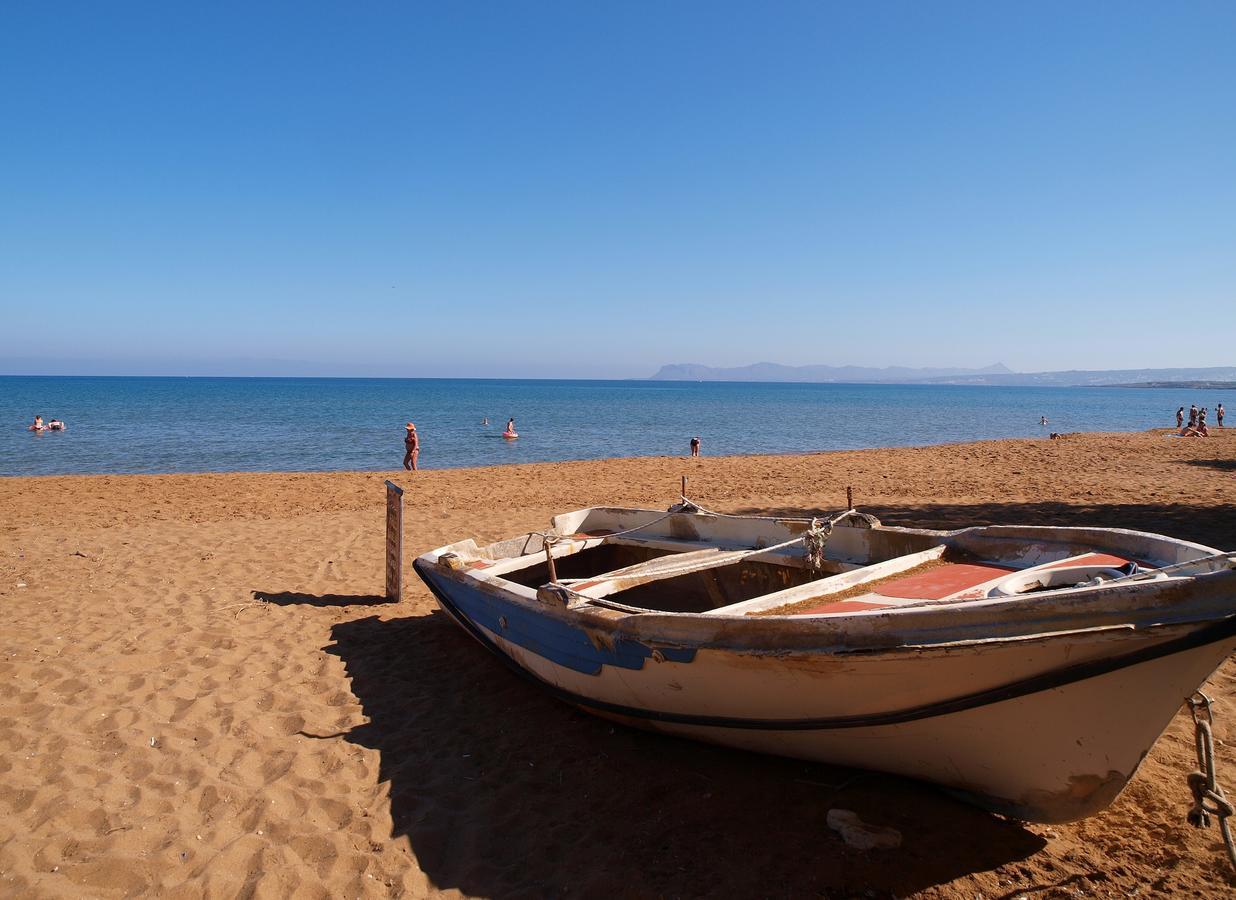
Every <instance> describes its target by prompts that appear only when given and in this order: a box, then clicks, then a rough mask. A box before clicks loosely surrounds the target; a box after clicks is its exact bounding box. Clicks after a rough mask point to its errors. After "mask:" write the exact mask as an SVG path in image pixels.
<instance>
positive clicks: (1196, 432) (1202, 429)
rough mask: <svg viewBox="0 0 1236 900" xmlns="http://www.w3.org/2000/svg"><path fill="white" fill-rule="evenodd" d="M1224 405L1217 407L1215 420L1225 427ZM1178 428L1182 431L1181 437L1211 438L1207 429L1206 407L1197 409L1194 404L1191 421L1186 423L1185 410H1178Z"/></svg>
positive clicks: (1191, 409) (1190, 409) (1191, 408)
mask: <svg viewBox="0 0 1236 900" xmlns="http://www.w3.org/2000/svg"><path fill="white" fill-rule="evenodd" d="M1223 414H1224V410H1223V404H1222V403H1220V404H1219V405H1218V406H1216V407H1215V420H1216V421H1217V423H1218V425H1219V427H1220V428H1222V427H1223ZM1176 427H1177V428H1178V429H1180V436H1181V437H1210V429H1208V428H1207V427H1206V407H1204V406H1203V407H1202V408H1201V409H1198V408H1197V404H1196V403H1194V404H1192V405H1191V406H1190V407H1189V421H1188V423H1187V424H1186V423H1185V408H1184V407H1183V406H1182V407H1180V409H1178V410H1176Z"/></svg>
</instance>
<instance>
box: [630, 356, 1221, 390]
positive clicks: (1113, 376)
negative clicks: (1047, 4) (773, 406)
mask: <svg viewBox="0 0 1236 900" xmlns="http://www.w3.org/2000/svg"><path fill="white" fill-rule="evenodd" d="M651 380H652V381H770V382H771V381H777V382H797V383H839V384H978V385H997V386H1027V387H1187V388H1211V387H1216V388H1223V387H1233V386H1236V366H1219V367H1214V368H1206V369H1111V370H1086V369H1070V370H1068V371H1064V372H1014V371H1013V370H1012V369H1010V368H1008V367H1007V366H1005V365H1003V364H1001V363H995V364H994V365H990V366H986V367H984V368H981V369H966V368H938V369H932V368H926V369H915V368H909V367H906V366H888V367H886V368H872V367H868V366H825V365H820V366H783V365H781V364H779V363H770V362H761V363H755V364H753V365H750V366H739V367H735V368H718V367H714V366H705V365H700V364H698V363H673V364H671V365H666V366H662V367H661V369H660V371H658V372H657V373H656V374H655V375H653V376H652V378H651Z"/></svg>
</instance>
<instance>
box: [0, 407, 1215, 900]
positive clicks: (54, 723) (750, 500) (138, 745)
mask: <svg viewBox="0 0 1236 900" xmlns="http://www.w3.org/2000/svg"><path fill="white" fill-rule="evenodd" d="M1217 431H1218V430H1217V429H1216V432H1217ZM683 474H686V475H689V476H690V478H691V483H690V493H691V494H692V496H693V497H695V498H696V499H698V500H699V501H700V502H701V503H703V504H704V505H705V506H707V507H709V508H713V509H718V510H722V511H726V512H751V513H760V514H770V513H781V512H788V511H800V510H820V511H829V510H836V509H837V508H839V507H840V506H841V505H843V502H844V498H845V488H846V486H847V485H853V486H854V489H855V496H856V501H857V503H858V505H859V507H860V508H861V509H864V510H867V511H870V512H873V513H875V514H876V515H878V516H880V517H881V518H882V519H883V520H884V521H885V522H886V523H889V524H912V525H920V526H925V527H958V526H962V525H970V524H980V523H992V522H997V523H1049V524H1073V525H1076V524H1095V525H1113V526H1123V527H1129V528H1140V529H1146V530H1151V531H1161V532H1164V533H1167V534H1171V535H1174V536H1177V537H1182V538H1187V539H1191V540H1196V541H1200V542H1202V543H1205V544H1210V545H1212V546H1218V547H1220V548H1222V549H1231V548H1233V547H1234V546H1236V477H1234V476H1236V437H1233V436H1232V434H1230V433H1219V434H1216V436H1215V437H1212V438H1210V439H1206V440H1182V439H1171V438H1166V437H1164V436H1162V435H1159V434H1109V435H1089V436H1072V437H1069V438H1066V439H1065V440H1061V441H1004V442H985V443H976V444H966V445H956V446H946V447H933V448H919V449H897V450H875V451H863V452H847V453H828V454H817V455H808V456H775V457H731V458H715V459H714V458H707V457H705V458H702V459H698V460H689V459H680V458H652V459H638V460H607V461H602V462H579V463H554V464H541V465H530V466H510V467H502V468H488V469H467V470H437V471H433V470H430V471H421V472H418V473H404V472H399V473H397V474H394V475H391V474H390V473H336V474H313V475H281V474H253V475H251V474H228V475H174V476H90V477H57V478H9V479H0V617H2V618H0V626H2V627H0V896H5V897H27V896H48V897H79V896H92V897H95V896H97V897H120V896H133V895H144V894H149V895H154V894H158V895H160V896H169V897H177V896H182V897H199V896H212V897H233V896H247V895H256V896H262V897H284V896H295V897H306V898H312V897H345V896H346V897H355V896H364V897H370V896H388V895H390V896H395V895H407V896H424V895H438V894H443V895H461V894H462V895H476V896H502V897H506V896H528V897H539V896H550V895H553V896H596V897H613V896H620V897H656V896H665V897H675V896H702V895H711V896H743V897H755V896H788V897H798V896H815V895H818V894H821V893H826V894H837V893H841V894H848V893H859V894H861V893H862V892H864V891H867V890H871V891H874V892H875V895H877V896H884V895H887V894H894V895H897V896H905V895H911V894H920V895H922V896H928V897H974V896H976V895H979V894H982V895H983V896H985V897H1001V896H1016V895H1017V894H1018V893H1021V892H1025V893H1027V894H1028V895H1029V896H1036V897H1037V896H1064V895H1066V894H1067V895H1069V896H1073V895H1076V894H1078V892H1084V893H1085V894H1086V895H1089V896H1113V897H1114V896H1126V895H1128V894H1130V893H1132V892H1134V891H1147V890H1152V889H1153V890H1155V891H1168V890H1170V891H1184V892H1187V893H1190V894H1197V895H1203V896H1217V895H1220V894H1223V893H1225V892H1227V891H1230V890H1231V889H1232V887H1233V885H1236V882H1234V881H1232V880H1230V876H1229V875H1228V874H1227V872H1226V865H1227V864H1226V861H1225V859H1224V857H1223V855H1222V851H1221V847H1220V844H1219V842H1218V834H1217V831H1216V830H1214V829H1211V830H1210V831H1208V832H1200V831H1196V830H1194V829H1192V828H1190V827H1189V826H1188V825H1187V824H1186V823H1185V821H1184V816H1185V812H1186V811H1187V809H1188V806H1189V797H1188V791H1187V789H1186V787H1185V781H1184V778H1185V775H1186V773H1187V772H1188V771H1190V770H1191V769H1192V768H1193V766H1194V762H1193V759H1192V752H1193V751H1192V735H1191V730H1190V728H1189V726H1188V721H1187V717H1186V716H1183V715H1181V716H1178V717H1177V718H1176V720H1175V721H1174V723H1173V724H1172V726H1171V727H1170V728H1169V730H1168V732H1167V734H1165V735H1164V736H1163V738H1161V739H1160V740H1159V742H1158V743H1157V744H1156V745H1155V748H1154V750H1153V752H1152V753H1151V756H1150V758H1149V759H1148V760H1147V761H1146V763H1145V765H1144V766H1143V767H1142V769H1141V771H1140V773H1139V774H1138V775H1137V777H1136V778H1135V779H1134V780H1133V782H1132V784H1131V785H1130V786H1129V788H1128V789H1127V790H1126V791H1125V793H1124V794H1123V795H1122V797H1121V798H1120V799H1119V800H1118V801H1117V803H1116V804H1115V805H1114V806H1113V807H1112V808H1111V809H1110V810H1109V811H1107V812H1106V813H1104V814H1102V815H1099V816H1096V817H1094V818H1092V819H1090V820H1087V821H1085V822H1082V823H1078V824H1074V825H1067V826H1051V827H1045V826H1026V825H1021V824H1019V823H1016V822H1012V821H1008V820H1004V819H1001V818H998V817H995V816H992V815H988V814H986V813H984V812H981V811H979V810H977V809H975V808H972V807H970V806H967V805H965V804H963V803H960V802H958V801H955V800H953V799H951V798H950V797H949V796H948V795H946V794H944V793H943V792H941V791H939V790H937V789H935V788H932V787H930V786H926V785H921V784H917V783H914V782H911V781H907V780H905V779H901V778H896V777H893V776H888V775H882V774H860V773H855V772H854V771H851V770H844V769H837V768H831V767H827V766H820V765H810V764H806V763H801V762H795V761H792V760H781V759H773V758H768V757H759V756H752V755H747V754H743V753H739V752H736V751H729V750H724V749H720V748H715V747H710V746H706V745H702V744H695V743H691V742H686V741H678V740H673V739H669V738H664V737H659V736H657V735H652V734H646V733H643V732H639V731H634V730H629V729H626V728H623V727H622V726H616V725H614V724H612V723H609V722H606V721H602V720H600V719H595V718H592V717H590V716H587V715H584V714H582V713H580V712H578V711H576V710H574V709H572V708H570V707H568V706H565V705H562V704H561V703H558V702H557V701H554V700H552V699H550V698H549V697H547V696H545V695H544V694H542V693H540V692H538V691H537V690H535V689H534V688H532V687H530V686H529V685H527V684H525V683H524V682H522V681H520V680H518V679H516V678H514V677H513V676H511V675H510V674H509V673H508V672H507V671H506V670H505V669H504V668H503V667H502V666H501V665H500V664H499V663H498V662H497V661H496V660H494V659H492V658H491V657H489V656H488V655H487V654H486V653H485V652H484V651H483V650H482V649H481V648H480V647H479V646H477V645H476V644H475V643H474V642H472V641H471V640H470V639H469V638H468V637H467V636H466V635H464V634H463V633H462V632H461V631H459V630H458V629H457V628H455V627H454V626H453V625H451V624H450V623H449V622H448V621H446V619H445V617H444V616H443V615H442V614H441V613H439V612H436V611H435V608H434V604H433V603H432V600H431V598H430V596H429V594H428V593H427V591H426V590H425V589H424V588H423V587H422V586H421V585H420V583H419V581H418V580H417V579H416V578H415V576H413V575H412V573H411V570H410V567H409V568H408V572H407V581H406V587H405V598H404V600H403V602H402V603H400V604H398V605H390V604H386V603H384V602H383V599H382V597H380V596H378V595H379V594H380V593H381V590H382V587H381V585H382V562H381V557H382V541H383V534H382V528H383V522H384V507H383V502H384V498H383V491H382V481H383V479H384V478H387V477H390V478H392V479H394V480H396V481H397V482H398V483H399V484H401V485H403V486H404V487H405V488H407V494H406V497H405V502H406V508H407V523H406V538H405V546H406V548H407V550H408V558H409V560H410V559H411V558H412V556H413V555H415V554H416V553H419V552H420V551H422V550H425V549H429V548H432V547H435V546H439V545H441V544H444V543H448V542H451V541H455V540H459V539H462V538H465V537H475V538H477V539H478V540H482V541H491V540H495V539H498V538H502V537H507V536H510V535H512V534H515V533H518V532H520V531H523V530H526V529H530V528H541V527H544V526H545V525H546V524H547V523H548V521H549V517H550V516H551V515H552V514H553V513H556V512H562V511H565V510H569V509H574V508H577V507H582V506H588V505H594V504H619V505H632V506H649V507H655V508H664V507H665V506H667V505H669V504H670V503H671V502H673V501H674V500H675V499H676V495H677V488H678V482H679V477H680V476H681V475H683ZM1208 689H1209V690H1210V691H1211V692H1213V694H1215V695H1216V696H1217V697H1218V698H1219V699H1220V700H1221V701H1227V702H1224V703H1223V704H1222V705H1221V706H1220V707H1219V713H1218V716H1219V718H1218V724H1217V728H1216V734H1217V736H1218V737H1219V739H1220V740H1222V741H1225V743H1223V744H1222V745H1221V746H1220V747H1219V751H1218V752H1219V757H1220V774H1221V777H1223V776H1225V777H1226V782H1227V787H1228V790H1229V793H1236V752H1234V748H1233V747H1232V741H1236V703H1232V702H1231V701H1232V700H1236V664H1234V663H1233V662H1231V661H1229V662H1228V663H1227V664H1226V665H1225V666H1224V667H1223V668H1222V669H1221V670H1220V672H1219V673H1218V674H1217V675H1216V676H1215V678H1214V679H1212V681H1211V683H1210V686H1209V688H1208ZM1130 702H1134V703H1135V702H1137V701H1136V698H1130ZM834 806H840V807H842V808H845V809H850V810H854V811H855V812H857V813H858V814H859V815H860V816H862V818H863V819H865V820H866V821H869V822H872V823H875V824H878V825H884V826H890V827H893V828H896V829H898V830H899V831H900V832H901V833H902V835H903V838H904V843H903V845H902V847H901V848H900V849H898V850H894V851H873V852H868V853H863V852H859V851H856V850H852V849H848V848H847V847H846V846H845V845H844V844H843V843H842V842H841V840H840V839H839V838H838V836H837V835H836V834H835V833H834V832H832V831H830V830H829V829H828V827H827V826H826V824H825V817H826V815H827V812H828V810H829V809H830V808H832V807H834Z"/></svg>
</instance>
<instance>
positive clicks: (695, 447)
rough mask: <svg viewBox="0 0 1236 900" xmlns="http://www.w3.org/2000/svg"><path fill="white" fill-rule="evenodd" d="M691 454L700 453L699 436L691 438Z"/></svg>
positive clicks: (696, 454) (697, 454)
mask: <svg viewBox="0 0 1236 900" xmlns="http://www.w3.org/2000/svg"><path fill="white" fill-rule="evenodd" d="M691 455H692V456H699V455H700V439H699V438H698V437H693V438H691Z"/></svg>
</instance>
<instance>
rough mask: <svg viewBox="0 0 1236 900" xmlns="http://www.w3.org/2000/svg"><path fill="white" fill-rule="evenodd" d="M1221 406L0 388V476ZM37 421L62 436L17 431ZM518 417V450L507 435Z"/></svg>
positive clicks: (553, 385) (574, 454)
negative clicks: (415, 434) (60, 423)
mask: <svg viewBox="0 0 1236 900" xmlns="http://www.w3.org/2000/svg"><path fill="white" fill-rule="evenodd" d="M1224 399H1225V398H1224V397H1223V396H1222V395H1220V394H1219V393H1217V392H1214V391H1193V390H1151V389H1145V390H1143V389H1132V388H992V387H959V386H935V385H857V384H738V383H683V382H655V381H510V380H501V381H498V380H457V379H328V378H322V379H317V378H85V377H82V378H65V377H27V376H0V474H3V475H49V474H61V473H91V472H213V471H238V470H248V471H316V470H337V469H394V468H398V467H399V466H400V464H401V461H402V458H403V435H404V427H403V426H404V423H405V422H406V421H409V420H411V421H414V422H416V424H417V429H418V431H419V433H420V435H421V442H422V450H421V457H420V464H421V466H422V467H423V468H442V467H452V466H477V465H494V464H500V463H515V462H532V461H543V460H566V459H596V458H601V457H610V456H650V455H664V454H675V455H682V454H685V453H686V452H687V442H688V441H689V440H690V438H691V436H692V435H699V437H700V439H701V441H702V443H703V451H704V453H705V455H709V454H728V453H785V452H799V451H810V450H836V449H852V448H861V447H884V446H899V445H914V444H934V443H943V442H950V441H966V440H974V439H980V438H1002V437H1035V436H1044V435H1046V434H1047V433H1048V432H1049V431H1128V430H1140V429H1145V428H1150V427H1155V426H1168V425H1172V424H1174V422H1175V419H1174V414H1175V410H1176V407H1178V406H1185V407H1188V405H1189V404H1190V403H1193V402H1195V403H1197V404H1198V405H1199V406H1207V407H1209V408H1210V409H1211V416H1210V420H1209V421H1210V422H1211V423H1213V422H1214V416H1213V410H1214V407H1215V404H1216V403H1217V402H1219V401H1221V400H1224ZM1226 399H1227V401H1228V402H1227V403H1225V404H1224V405H1225V406H1229V407H1234V406H1236V396H1233V397H1229V398H1226ZM36 413H37V414H41V415H42V416H43V418H44V419H50V418H52V417H55V418H59V419H63V420H64V421H65V422H67V423H68V426H69V427H68V430H67V431H66V432H63V433H52V434H42V435H36V434H33V433H31V432H29V431H27V430H26V426H27V425H28V424H29V423H30V422H31V421H32V420H33V418H34V415H35V414H36ZM1044 415H1045V416H1047V417H1048V419H1049V420H1050V424H1049V425H1048V426H1047V427H1046V428H1044V427H1041V426H1040V425H1039V424H1038V423H1039V417H1040V416H1044ZM486 416H487V417H488V418H489V426H488V427H485V426H483V425H482V424H481V420H482V418H484V417H486ZM510 416H514V417H515V420H516V426H517V428H518V430H519V433H520V438H519V440H517V441H505V440H503V439H502V437H501V432H502V428H503V426H504V425H505V423H506V420H507V418H508V417H510ZM1234 421H1236V420H1234Z"/></svg>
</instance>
